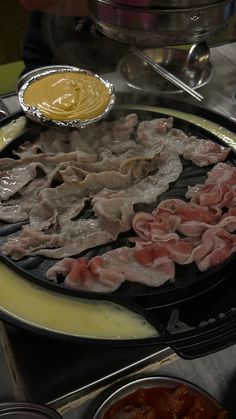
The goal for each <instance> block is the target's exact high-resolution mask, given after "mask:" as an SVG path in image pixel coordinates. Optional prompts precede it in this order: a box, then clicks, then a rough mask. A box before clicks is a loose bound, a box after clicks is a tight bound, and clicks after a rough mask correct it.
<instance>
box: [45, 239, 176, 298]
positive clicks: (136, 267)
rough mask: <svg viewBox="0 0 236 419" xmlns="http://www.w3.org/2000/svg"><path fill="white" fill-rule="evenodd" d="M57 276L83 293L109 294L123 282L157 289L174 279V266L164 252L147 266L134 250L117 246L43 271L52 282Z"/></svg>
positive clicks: (62, 262) (60, 262)
mask: <svg viewBox="0 0 236 419" xmlns="http://www.w3.org/2000/svg"><path fill="white" fill-rule="evenodd" d="M59 274H62V275H63V276H64V277H65V285H67V286H69V287H71V288H77V289H80V290H83V291H93V292H113V291H115V290H116V289H117V288H119V286H120V285H121V284H122V283H123V282H124V281H125V280H128V281H131V282H139V283H142V284H146V285H148V286H153V287H158V286H160V285H162V284H164V282H166V281H167V280H169V279H172V278H174V276H175V267H174V263H173V262H172V261H171V260H170V258H169V257H168V253H167V252H165V254H162V256H161V257H159V258H158V259H155V260H153V261H151V262H150V263H148V264H147V263H145V264H143V263H140V262H139V260H137V258H136V256H135V252H134V249H132V248H128V247H121V248H119V249H115V250H112V251H110V252H107V253H105V254H104V255H103V256H96V257H94V258H93V259H91V260H89V261H88V260H87V259H85V258H79V259H71V258H67V259H64V260H62V261H59V262H58V263H56V264H55V265H54V266H53V267H52V268H50V269H49V270H48V271H47V278H48V279H51V280H55V279H56V278H57V276H58V275H59Z"/></svg>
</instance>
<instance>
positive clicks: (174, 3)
mask: <svg viewBox="0 0 236 419" xmlns="http://www.w3.org/2000/svg"><path fill="white" fill-rule="evenodd" d="M219 1H220V0H197V1H196V0H169V1H168V8H169V9H172V8H174V9H183V8H189V7H193V8H196V7H200V6H209V5H210V4H214V3H218V2H219ZM108 2H109V3H111V4H113V5H114V4H123V5H124V6H132V7H134V6H135V7H156V8H159V7H162V8H166V0H115V1H114V0H108Z"/></svg>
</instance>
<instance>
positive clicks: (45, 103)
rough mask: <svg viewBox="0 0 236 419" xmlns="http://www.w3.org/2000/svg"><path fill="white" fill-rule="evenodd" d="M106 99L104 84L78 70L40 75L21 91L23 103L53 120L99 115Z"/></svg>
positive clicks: (104, 107) (107, 96) (102, 110)
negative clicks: (22, 92)
mask: <svg viewBox="0 0 236 419" xmlns="http://www.w3.org/2000/svg"><path fill="white" fill-rule="evenodd" d="M110 101H111V92H110V90H109V88H108V87H107V86H106V84H105V83H103V82H102V81H101V80H100V79H99V78H98V77H95V76H93V75H92V74H91V75H90V74H88V73H86V72H82V71H81V72H79V71H78V72H76V71H65V72H57V73H51V74H48V75H44V76H42V77H41V78H38V79H36V80H35V81H33V82H31V83H30V84H29V86H28V87H27V88H26V90H25V92H24V102H25V104H26V105H28V106H31V107H35V108H37V109H38V110H39V111H40V112H41V113H42V114H43V116H44V117H46V118H47V119H51V120H56V121H73V120H82V121H84V120H87V119H93V118H96V117H98V116H99V115H101V114H103V112H104V111H105V110H106V108H107V107H108V105H109V103H110Z"/></svg>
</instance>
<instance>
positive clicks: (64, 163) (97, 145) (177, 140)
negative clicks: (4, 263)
mask: <svg viewBox="0 0 236 419" xmlns="http://www.w3.org/2000/svg"><path fill="white" fill-rule="evenodd" d="M51 136H52V138H51ZM49 138H50V141H49ZM228 152H229V149H228V148H225V147H222V146H219V145H218V144H215V143H213V142H211V141H208V140H201V139H197V138H195V137H188V136H187V135H186V134H185V133H184V132H182V131H180V130H177V129H175V128H173V118H159V119H155V120H153V121H144V122H141V123H139V124H138V118H137V115H135V114H130V115H127V116H126V117H124V118H120V119H119V120H115V121H112V122H101V123H99V124H97V125H95V126H93V127H88V128H85V129H84V130H80V131H76V130H74V131H72V132H71V131H64V132H63V135H62V133H61V132H60V133H59V131H58V130H55V131H52V130H49V131H48V132H44V133H43V134H42V135H41V137H40V138H39V140H38V141H36V142H35V143H34V144H31V143H29V142H25V143H24V144H23V145H22V146H21V148H20V149H19V150H18V151H16V154H17V155H18V156H19V157H20V159H18V160H16V159H1V160H0V199H1V204H0V219H2V220H6V221H8V220H9V219H10V215H9V216H8V215H7V212H8V209H9V214H11V219H12V221H18V220H27V219H29V223H30V226H29V227H28V228H27V229H26V230H24V231H23V232H22V234H20V235H19V236H18V237H17V238H14V240H11V239H9V242H7V243H6V244H3V245H2V247H1V251H2V252H3V253H5V254H7V255H9V256H11V257H13V258H19V257H20V255H21V257H23V256H26V255H28V254H41V255H44V256H48V257H53V258H62V257H67V256H72V255H77V254H79V253H80V252H81V251H83V250H86V249H89V248H90V247H95V246H98V245H100V244H104V243H107V242H108V241H112V240H115V239H116V238H117V236H118V234H119V233H120V232H124V231H127V230H129V229H130V228H131V221H132V217H133V216H134V214H135V212H134V205H135V204H138V203H145V204H150V203H153V202H155V200H156V198H157V196H159V195H160V194H162V193H163V192H165V191H166V190H167V189H168V188H169V185H170V183H172V182H174V181H176V180H177V179H178V177H179V175H180V174H181V172H182V164H181V161H180V157H179V156H181V155H183V156H184V157H185V158H189V159H191V160H192V161H194V162H195V163H196V164H199V165H207V164H212V163H214V162H217V161H221V160H223V159H225V158H226V156H227V155H228ZM21 171H22V176H19V173H21ZM1 174H2V182H1ZM39 177H40V178H42V183H40V186H39V185H38V186H37V192H36V190H35V192H34V195H33V196H32V198H33V199H32V200H31V201H30V199H28V197H29V195H27V194H25V191H26V189H27V188H28V187H29V188H30V187H31V185H32V184H33V183H34V182H36V181H37V179H38V178H39ZM86 201H91V203H92V210H93V212H94V214H95V216H96V218H95V220H94V221H91V222H90V227H89V231H88V234H87V235H86V231H85V229H84V226H85V225H86V222H85V221H84V220H83V219H82V218H81V219H79V216H80V213H81V211H82V210H83V208H84V205H85V202H86ZM177 217H179V214H177ZM169 220H170V221H171V222H179V221H177V219H176V220H175V221H174V218H173V217H172V219H171V218H170V219H169ZM204 221H205V222H208V220H207V219H206V220H204ZM92 224H94V225H96V226H97V231H94V230H93V231H92V235H91V234H90V232H91V230H92V229H93V227H92ZM113 225H114V228H113V227H112V226H113ZM30 229H32V232H31V231H30ZM81 231H82V233H81ZM157 233H158V232H156V234H157ZM27 234H28V239H27V240H26V235H27ZM50 235H53V240H52V242H50ZM38 237H39V243H38ZM56 237H57V240H55V238H56ZM91 237H93V240H91ZM43 242H44V243H45V246H43V244H42V243H43ZM55 243H58V246H56V245H55ZM46 244H47V246H46ZM19 249H21V250H20V251H19Z"/></svg>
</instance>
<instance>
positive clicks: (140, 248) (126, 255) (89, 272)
mask: <svg viewBox="0 0 236 419" xmlns="http://www.w3.org/2000/svg"><path fill="white" fill-rule="evenodd" d="M217 169H218V168H217V167H216V168H214V169H212V171H213V175H214V171H215V172H217ZM221 169H222V165H220V167H219V170H221ZM225 170H226V172H227V176H226V174H225V175H224V174H223V173H222V175H223V176H222V177H223V179H224V181H226V182H227V181H228V180H229V179H232V178H233V176H234V172H235V168H233V167H231V166H228V165H225ZM209 179H214V176H212V172H210V173H209V175H208V180H207V181H206V183H207V182H208V181H209ZM221 180H222V178H221ZM221 180H220V181H221ZM215 181H216V180H215ZM223 185H224V183H222V186H223ZM200 189H204V185H202V186H201V188H199V190H200ZM198 196H199V197H200V193H198ZM220 202H222V200H221V201H220ZM132 224H133V229H134V231H135V232H136V233H137V235H138V237H136V238H133V239H131V241H133V242H135V244H136V246H135V247H134V248H127V247H124V248H120V249H116V250H113V251H110V252H108V253H105V254H104V255H102V256H99V257H95V258H93V259H91V260H90V261H88V260H86V259H84V258H80V259H65V260H62V261H60V262H58V263H57V264H56V265H54V266H53V267H52V268H51V269H49V271H48V272H47V277H48V278H49V279H54V280H56V278H57V276H58V275H59V274H62V275H63V276H64V277H65V284H66V285H67V286H69V287H74V288H78V289H82V290H90V291H96V292H111V291H114V290H116V289H117V288H118V287H119V286H120V285H121V283H122V282H124V281H125V280H128V281H134V282H142V283H143V284H146V285H151V286H154V287H155V286H159V285H161V284H162V283H164V282H165V281H166V280H168V279H173V278H174V276H175V274H174V263H178V264H180V265H187V264H191V263H194V262H195V263H196V265H197V267H198V268H199V270H200V271H206V270H208V269H209V268H211V267H213V266H216V265H218V264H220V263H221V262H223V261H224V260H226V259H227V258H229V257H230V256H231V255H232V254H233V253H234V252H235V251H236V235H235V234H231V233H232V232H233V231H235V230H236V206H235V207H231V208H229V210H228V212H222V209H221V207H217V206H215V205H214V206H211V205H210V206H209V207H207V206H204V207H202V206H200V205H198V204H197V203H194V202H191V201H190V202H185V201H182V200H181V199H167V200H164V201H162V202H161V203H160V204H159V205H158V207H157V208H156V209H155V210H154V211H153V212H152V214H149V213H144V212H140V213H137V214H136V215H135V216H134V218H133V223H132ZM179 233H181V235H179ZM183 236H185V237H183ZM130 265H131V266H130ZM160 267H161V269H160ZM153 269H154V270H153ZM168 272H169V278H168V274H167V273H168ZM170 273H171V275H170ZM150 275H151V280H150ZM153 275H154V277H153ZM155 275H156V279H157V281H155ZM104 281H105V282H104Z"/></svg>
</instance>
